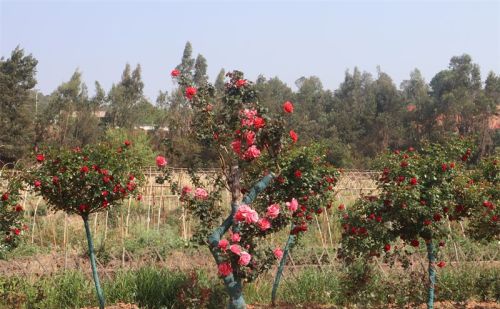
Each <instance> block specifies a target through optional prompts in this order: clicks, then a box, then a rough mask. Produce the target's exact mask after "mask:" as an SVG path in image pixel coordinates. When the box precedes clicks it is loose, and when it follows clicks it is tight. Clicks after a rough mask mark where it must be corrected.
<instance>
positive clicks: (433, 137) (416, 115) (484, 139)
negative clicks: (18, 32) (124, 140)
mask: <svg viewBox="0 0 500 309" xmlns="http://www.w3.org/2000/svg"><path fill="white" fill-rule="evenodd" d="M36 66H37V60H36V59H35V58H34V57H33V56H32V55H25V53H24V51H23V50H22V49H20V48H16V49H15V50H14V51H13V52H12V54H11V56H10V58H8V59H2V60H1V61H0V89H1V91H0V119H1V126H0V160H2V161H14V160H17V159H19V158H21V157H22V156H24V155H25V154H26V153H27V150H28V149H29V148H30V147H32V146H34V145H39V144H58V145H68V146H84V145H86V144H89V143H93V142H96V141H98V140H100V139H101V138H102V136H103V135H104V133H105V131H106V130H107V129H108V128H115V127H120V128H124V129H126V130H128V131H130V132H132V131H134V130H135V129H137V128H138V127H139V126H144V125H147V126H150V127H151V128H154V130H152V131H149V135H150V138H151V140H152V147H153V149H155V150H158V149H160V148H162V147H163V146H165V145H166V146H168V147H167V148H168V149H175V152H173V153H172V152H171V153H172V161H171V162H172V163H173V164H174V165H187V164H190V163H192V162H193V161H195V160H197V159H203V160H204V161H205V162H206V161H207V160H208V161H211V162H213V160H214V159H215V158H214V157H212V156H211V155H210V153H206V152H205V151H202V150H201V149H202V147H200V145H199V144H197V143H196V142H195V141H193V140H190V139H189V138H188V136H189V133H190V131H191V130H192V128H191V123H192V122H191V120H190V119H191V117H192V111H191V109H190V107H189V104H187V101H186V98H184V96H183V93H182V90H181V89H179V88H174V89H173V90H172V91H171V92H170V93H168V92H167V91H160V92H159V94H158V96H157V98H156V102H154V103H153V102H150V101H149V100H148V99H147V98H146V97H145V95H144V93H143V88H144V83H143V81H142V77H141V67H140V65H137V66H136V67H135V68H134V69H132V67H131V66H130V65H129V64H127V65H126V67H125V69H124V71H123V74H122V77H121V80H120V81H119V82H118V83H117V84H114V85H113V86H112V87H111V89H110V90H109V91H107V92H106V90H105V89H103V87H102V86H101V85H100V84H99V82H95V94H94V95H93V96H90V95H89V93H88V88H87V86H86V84H85V83H84V82H83V81H82V76H81V73H80V72H78V71H76V72H75V73H74V74H73V75H72V76H71V78H70V79H69V81H67V82H64V83H63V84H61V85H60V86H59V87H58V88H57V89H56V90H55V91H54V92H53V93H51V94H50V95H43V94H41V93H39V92H38V91H36V90H35V87H36V78H35V75H36ZM176 69H177V70H179V71H182V72H188V73H185V74H187V75H186V76H185V78H187V79H188V80H189V82H190V84H192V85H194V86H201V85H203V84H204V83H206V82H207V81H208V80H209V77H208V75H207V60H206V59H205V58H204V57H203V56H202V55H198V56H197V57H196V58H195V57H193V51H192V46H191V44H190V43H189V42H188V43H187V44H186V46H185V49H184V52H183V55H182V59H181V62H180V64H179V65H178V66H177V67H176ZM224 78H225V71H224V69H222V70H221V71H220V73H219V74H218V75H217V77H216V79H215V82H214V88H215V92H216V97H218V98H220V96H221V94H222V92H223V90H224V86H225V82H224ZM255 86H256V91H257V92H258V93H259V96H260V97H261V104H262V106H263V107H265V108H267V109H268V110H269V111H272V112H275V111H277V110H279V109H280V108H281V104H282V103H283V102H284V101H285V99H286V100H291V101H292V102H293V103H294V104H295V106H296V110H297V113H296V114H294V116H293V122H295V123H299V124H300V126H301V128H302V131H303V133H302V134H301V141H300V143H304V144H307V143H309V142H310V141H318V140H319V141H323V142H324V143H326V144H327V145H328V146H329V148H330V154H329V160H330V161H331V162H333V163H335V164H337V165H339V166H344V167H367V161H368V160H369V159H371V158H373V157H375V156H376V155H377V154H379V153H380V152H381V151H383V150H384V149H387V148H392V149H396V148H405V147H407V146H409V145H413V146H418V145H420V144H421V143H422V142H423V141H426V140H427V141H434V142H440V141H442V140H443V138H445V137H446V136H447V135H448V134H449V133H456V132H458V133H459V134H461V135H466V136H469V135H470V136H474V138H476V140H477V142H478V144H479V145H480V152H479V155H480V156H483V155H485V154H487V153H491V152H493V151H494V148H495V147H496V146H498V144H499V141H500V134H499V133H498V130H496V131H495V129H498V128H495V124H493V125H492V123H491V122H492V119H493V118H494V117H495V114H496V112H497V109H498V105H499V102H500V76H498V75H496V74H495V73H493V72H490V73H489V74H488V76H487V77H486V79H485V81H484V83H483V82H482V80H481V74H480V69H479V66H478V65H477V64H475V63H474V62H473V61H472V59H471V57H470V56H468V55H462V56H457V57H453V58H452V59H451V60H450V64H449V67H448V68H447V69H445V70H442V71H440V72H438V73H437V74H436V75H435V76H434V77H433V78H432V80H431V81H430V83H427V82H426V81H425V80H424V78H423V77H422V75H421V73H420V71H419V70H418V69H415V70H414V71H413V72H411V73H410V77H409V79H408V80H405V81H403V82H402V83H401V85H400V86H399V87H398V86H397V85H396V84H395V83H394V81H393V80H392V79H391V77H390V76H389V75H388V74H387V73H384V72H383V71H382V70H381V69H380V68H378V70H377V74H376V75H375V76H373V75H372V74H370V73H367V72H361V71H360V70H359V69H358V68H354V70H353V71H352V72H351V71H346V73H345V78H344V81H343V82H342V83H341V84H340V85H339V87H338V88H337V89H336V90H334V91H332V90H329V89H325V88H324V87H323V85H322V83H321V80H320V79H319V78H317V77H315V76H312V77H301V78H299V79H298V80H297V81H296V83H295V86H296V87H297V90H296V91H294V90H292V88H290V86H288V85H286V84H285V83H284V82H282V81H281V80H280V79H279V78H277V77H274V78H270V79H267V78H265V77H264V76H259V77H258V78H257V80H256V81H255ZM298 115H300V116H298ZM496 126H498V125H496ZM164 141H167V143H164Z"/></svg>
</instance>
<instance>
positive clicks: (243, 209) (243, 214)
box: [234, 204, 259, 224]
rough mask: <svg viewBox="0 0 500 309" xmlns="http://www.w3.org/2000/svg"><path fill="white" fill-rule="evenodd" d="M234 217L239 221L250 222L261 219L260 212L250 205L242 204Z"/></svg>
mask: <svg viewBox="0 0 500 309" xmlns="http://www.w3.org/2000/svg"><path fill="white" fill-rule="evenodd" d="M234 219H235V220H236V221H238V222H241V221H245V222H246V223H248V224H250V223H256V222H257V221H259V214H257V212H256V211H255V210H253V209H252V208H250V206H248V205H245V204H242V205H241V206H240V207H239V208H238V210H237V211H236V214H235V215H234Z"/></svg>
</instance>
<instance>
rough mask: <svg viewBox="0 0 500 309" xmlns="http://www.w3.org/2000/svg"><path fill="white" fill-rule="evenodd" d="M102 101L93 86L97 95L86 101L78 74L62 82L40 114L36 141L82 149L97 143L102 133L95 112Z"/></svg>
mask: <svg viewBox="0 0 500 309" xmlns="http://www.w3.org/2000/svg"><path fill="white" fill-rule="evenodd" d="M103 100H104V90H103V89H102V88H101V87H100V84H99V83H96V95H95V96H94V97H93V98H89V95H88V91H87V86H86V85H85V83H83V81H82V75H81V73H80V72H78V71H75V73H73V75H72V76H71V78H70V80H69V81H67V82H64V83H62V84H61V85H60V86H59V87H58V88H57V90H56V91H54V92H53V93H52V94H51V95H50V97H49V98H48V102H47V105H46V106H44V107H43V108H42V110H41V112H40V120H39V122H40V124H39V126H38V129H39V131H38V132H37V135H38V140H39V141H42V142H44V143H46V144H53V145H55V144H57V145H68V146H83V145H87V144H90V143H94V142H96V141H97V140H98V139H99V137H100V135H101V134H102V127H100V126H99V125H100V120H99V118H97V116H96V112H97V111H98V110H99V108H100V104H102V102H103Z"/></svg>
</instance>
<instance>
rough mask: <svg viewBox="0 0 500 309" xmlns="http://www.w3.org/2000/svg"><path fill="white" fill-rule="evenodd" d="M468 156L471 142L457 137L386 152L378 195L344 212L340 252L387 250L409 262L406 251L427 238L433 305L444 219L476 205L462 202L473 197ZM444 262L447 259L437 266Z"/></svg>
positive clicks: (457, 217)
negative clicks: (467, 176)
mask: <svg viewBox="0 0 500 309" xmlns="http://www.w3.org/2000/svg"><path fill="white" fill-rule="evenodd" d="M470 155H471V150H470V149H468V148H467V142H466V141H463V140H459V141H453V142H450V143H448V144H447V145H437V144H431V145H427V146H425V147H423V149H421V151H419V152H417V151H415V150H414V149H412V148H410V149H408V150H407V151H395V152H394V153H390V154H387V155H385V156H383V157H382V159H381V160H380V164H381V166H382V167H383V172H382V176H381V177H380V179H379V181H378V189H379V192H380V195H379V196H378V197H365V198H364V199H362V200H359V201H358V202H357V203H356V204H355V205H354V206H353V207H352V208H351V209H349V210H348V211H345V212H344V213H343V219H342V223H343V240H342V252H341V255H342V256H343V257H344V258H346V259H348V260H352V259H354V258H356V257H362V258H366V257H373V256H380V255H381V254H383V255H384V258H387V259H388V260H390V258H391V257H393V258H395V257H400V258H402V260H403V266H405V265H408V260H407V259H406V258H405V255H407V254H411V253H413V252H414V251H415V250H416V249H418V248H419V247H420V246H421V240H423V243H425V246H426V249H427V255H428V261H429V266H428V271H429V294H428V302H427V305H428V308H433V306H434V285H435V280H436V279H435V276H436V272H435V260H436V253H437V252H436V245H437V244H439V246H444V244H445V240H446V235H447V233H448V232H449V229H448V228H447V224H446V223H445V222H446V221H447V220H450V221H454V220H462V219H464V218H466V217H469V216H470V215H471V214H472V213H473V212H474V211H475V209H476V208H477V205H474V204H473V203H464V201H465V200H467V198H466V196H468V195H469V193H468V189H467V188H466V187H465V186H464V185H463V179H464V175H465V164H466V162H467V160H468V159H469V157H470ZM397 240H399V241H398V242H399V243H397V244H395V242H396V241H397ZM400 243H402V244H400ZM444 265H445V263H444V262H443V261H441V262H439V263H438V264H437V266H440V267H442V266H444Z"/></svg>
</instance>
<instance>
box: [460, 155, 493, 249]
mask: <svg viewBox="0 0 500 309" xmlns="http://www.w3.org/2000/svg"><path fill="white" fill-rule="evenodd" d="M499 159H500V158H499V157H498V155H497V156H493V157H491V158H487V159H484V160H482V161H481V162H480V163H479V165H478V166H477V168H476V169H475V171H474V173H473V174H472V175H471V177H470V178H467V179H464V181H463V184H462V185H463V187H464V189H465V190H467V194H464V195H463V198H464V201H463V204H464V205H474V206H476V207H475V211H473V212H472V213H471V214H470V222H469V224H468V227H467V232H468V234H469V235H470V236H472V238H474V239H476V240H481V241H492V240H500V208H499V207H498V202H499V201H500V166H499V165H498V162H499Z"/></svg>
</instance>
